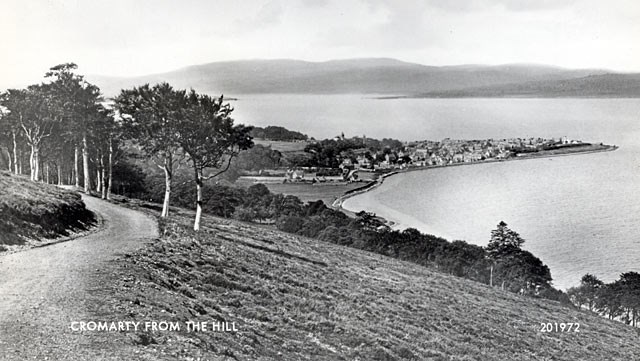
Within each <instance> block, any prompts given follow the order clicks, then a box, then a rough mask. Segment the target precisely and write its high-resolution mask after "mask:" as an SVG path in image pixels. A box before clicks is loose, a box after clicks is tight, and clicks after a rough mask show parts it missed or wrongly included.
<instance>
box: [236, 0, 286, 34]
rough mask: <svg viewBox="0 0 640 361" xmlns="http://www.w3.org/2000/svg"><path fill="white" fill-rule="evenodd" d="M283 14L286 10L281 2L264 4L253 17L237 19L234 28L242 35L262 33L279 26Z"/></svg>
mask: <svg viewBox="0 0 640 361" xmlns="http://www.w3.org/2000/svg"><path fill="white" fill-rule="evenodd" d="M283 14H284V8H283V7H282V4H280V1H277V0H272V1H269V2H267V3H265V4H263V5H262V6H261V7H260V9H259V10H258V11H257V12H255V13H254V14H253V15H251V16H248V17H246V18H240V19H237V20H236V21H235V22H234V26H233V27H234V29H235V30H236V31H238V32H240V33H247V32H252V31H260V30H263V29H264V28H266V27H270V26H274V25H278V24H279V23H280V22H281V19H282V15H283Z"/></svg>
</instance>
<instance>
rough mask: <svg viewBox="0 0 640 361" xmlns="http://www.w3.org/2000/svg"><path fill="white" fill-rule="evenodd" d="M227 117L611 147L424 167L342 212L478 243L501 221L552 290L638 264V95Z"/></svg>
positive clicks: (271, 104)
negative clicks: (543, 268)
mask: <svg viewBox="0 0 640 361" xmlns="http://www.w3.org/2000/svg"><path fill="white" fill-rule="evenodd" d="M234 106H235V107H236V112H235V114H236V119H237V120H239V121H243V122H245V123H249V124H255V125H261V126H264V125H282V126H285V127H287V128H290V129H294V130H298V131H302V132H305V133H307V134H309V135H310V136H314V137H316V138H326V137H333V136H335V135H338V134H340V133H342V132H344V133H345V135H346V136H347V137H349V136H354V135H358V136H362V135H366V136H368V137H373V138H389V137H393V138H398V139H401V140H422V139H431V140H441V139H443V138H453V139H489V138H494V139H498V138H505V137H521V138H529V137H555V138H558V137H562V136H567V137H568V138H570V139H580V140H584V141H589V142H598V143H599V142H603V143H605V144H615V145H618V146H619V147H620V148H619V149H618V150H616V151H613V152H602V153H592V154H581V155H568V156H561V157H553V158H539V159H527V160H520V161H510V162H503V163H490V164H477V165H470V166H459V167H448V168H438V169H429V170H424V171H418V172H409V173H405V174H400V175H396V176H392V177H389V178H387V180H386V181H385V183H384V184H383V185H382V186H381V187H378V188H376V189H375V190H373V191H370V192H368V193H365V194H362V195H359V196H356V197H353V198H350V199H348V200H347V201H346V202H345V203H344V207H345V208H347V209H349V210H353V211H358V210H362V209H364V210H367V211H371V212H375V213H376V214H378V215H380V216H383V217H385V218H388V219H390V220H392V221H394V222H396V223H398V224H399V225H400V227H414V228H417V229H419V230H421V231H423V232H426V233H431V234H435V235H437V236H441V237H444V238H447V239H449V240H454V239H461V240H465V241H467V242H469V243H474V244H478V245H483V246H484V245H486V244H487V242H488V241H489V238H490V233H491V230H492V229H494V228H495V227H496V225H497V224H498V223H499V222H500V221H505V222H506V223H507V224H508V225H509V227H510V228H512V229H513V230H515V231H516V232H518V233H520V235H521V236H522V237H523V238H524V239H525V244H524V248H526V249H527V250H529V251H531V252H532V253H533V254H535V255H536V256H538V257H539V258H541V259H542V260H543V262H544V263H546V264H547V265H548V266H549V267H550V269H551V274H552V276H553V278H554V285H555V286H557V287H559V288H561V289H566V288H568V287H570V286H575V285H578V283H579V280H580V278H581V277H582V275H584V274H585V273H591V274H594V275H596V276H598V277H599V278H601V279H602V280H604V281H607V282H609V281H612V280H615V279H617V278H618V276H619V274H620V273H622V272H626V271H640V262H639V260H640V99H390V100H389V99H386V100H381V99H373V98H370V97H365V96H361V95H261V96H246V97H244V98H243V97H242V96H239V100H238V101H237V102H236V103H234Z"/></svg>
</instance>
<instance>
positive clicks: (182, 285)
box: [97, 202, 640, 361]
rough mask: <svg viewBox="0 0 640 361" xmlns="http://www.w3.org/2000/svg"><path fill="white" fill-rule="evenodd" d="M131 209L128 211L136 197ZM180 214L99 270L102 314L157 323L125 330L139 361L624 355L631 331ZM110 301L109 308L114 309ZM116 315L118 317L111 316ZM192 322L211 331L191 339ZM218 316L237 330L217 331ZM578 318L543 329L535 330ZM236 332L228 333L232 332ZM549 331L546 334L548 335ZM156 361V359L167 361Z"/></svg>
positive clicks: (368, 256) (304, 241)
mask: <svg viewBox="0 0 640 361" xmlns="http://www.w3.org/2000/svg"><path fill="white" fill-rule="evenodd" d="M130 204H132V203H131V202H130ZM190 217H191V214H190V213H189V212H187V211H182V210H179V211H177V212H174V216H173V219H172V220H170V221H167V222H164V221H162V222H161V230H160V233H161V234H162V236H161V239H160V240H158V241H156V242H153V243H152V244H149V245H148V246H147V247H145V248H144V249H142V250H140V251H138V252H135V253H131V254H127V255H124V256H123V257H122V258H121V259H120V260H118V261H117V262H116V263H115V264H114V265H115V266H116V268H117V271H115V272H109V273H105V277H107V278H106V279H105V284H110V285H114V286H113V287H114V289H113V290H112V289H110V288H109V289H104V290H103V292H104V293H105V294H107V295H109V297H107V298H106V299H110V298H112V297H114V298H115V299H114V300H110V301H108V302H107V303H106V304H105V305H103V306H102V307H100V310H101V312H102V314H98V315H97V317H98V318H100V317H103V318H105V319H113V318H117V317H116V316H118V317H119V316H122V318H124V319H127V318H133V319H134V320H141V321H142V320H165V321H167V322H176V323H178V324H180V325H182V328H181V330H180V331H178V332H153V331H149V332H146V333H140V332H138V333H133V332H131V333H128V334H127V335H126V336H127V337H128V338H129V340H130V342H131V343H132V344H133V345H135V346H136V347H137V350H138V351H136V352H137V353H139V355H140V357H149V358H156V357H159V356H161V355H162V356H164V357H166V359H176V358H180V357H185V356H186V355H189V357H191V358H192V359H198V358H200V359H216V360H217V359H220V360H276V359H277V360H483V361H490V360H520V361H524V360H632V359H637V358H638V357H639V356H640V345H639V344H638V342H637V337H638V332H637V330H635V329H634V328H632V327H630V326H626V325H623V324H621V323H618V322H614V321H610V320H607V319H603V318H601V317H598V316H596V315H595V314H592V313H589V312H586V311H580V310H576V309H573V308H570V307H568V306H565V305H561V304H559V303H556V302H553V301H547V300H542V299H535V298H530V297H525V296H519V295H516V294H512V293H507V292H503V291H500V290H499V289H494V288H491V287H489V286H487V285H484V284H480V283H476V282H473V281H469V280H465V279H461V278H456V277H453V276H450V275H447V274H443V273H439V272H437V271H435V270H432V269H428V268H425V267H421V266H418V265H416V264H413V263H409V262H403V261H399V260H396V259H392V258H387V257H384V256H381V255H377V254H374V253H369V252H364V251H360V250H356V249H353V248H346V247H342V246H339V245H334V244H330V243H326V242H322V241H318V240H313V239H308V238H304V237H299V236H293V235H291V234H286V233H281V232H278V231H275V230H273V229H271V228H268V227H261V226H256V225H250V224H245V223H241V222H237V221H232V220H228V219H219V218H215V217H210V216H206V217H205V218H204V219H203V226H204V228H203V229H202V230H201V231H200V232H199V233H194V232H193V231H191V230H190V229H189V228H190V227H189V225H190ZM109 305H110V306H109ZM118 319H120V318H118ZM187 321H195V322H208V323H209V325H210V326H209V327H210V328H209V329H208V330H207V331H202V330H201V331H200V332H187V331H186V330H185V325H186V322H187ZM216 322H227V323H228V325H231V324H232V323H235V328H236V329H237V332H233V331H232V332H226V331H225V332H222V331H212V329H211V325H212V324H213V323H216ZM543 323H544V324H545V327H547V326H546V324H552V326H551V327H552V329H555V326H553V325H554V324H555V323H558V324H560V323H563V324H564V323H574V324H579V329H578V332H575V326H573V330H572V332H566V331H565V332H560V331H558V332H555V331H553V332H543V331H542V324H543ZM230 327H232V326H230ZM545 330H546V328H545ZM162 359H164V358H162Z"/></svg>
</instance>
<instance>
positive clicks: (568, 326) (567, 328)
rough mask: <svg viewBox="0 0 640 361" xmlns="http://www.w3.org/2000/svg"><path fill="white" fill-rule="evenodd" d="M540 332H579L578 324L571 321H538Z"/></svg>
mask: <svg viewBox="0 0 640 361" xmlns="http://www.w3.org/2000/svg"><path fill="white" fill-rule="evenodd" d="M540 332H580V324H579V323H573V322H568V323H565V322H561V323H558V322H540Z"/></svg>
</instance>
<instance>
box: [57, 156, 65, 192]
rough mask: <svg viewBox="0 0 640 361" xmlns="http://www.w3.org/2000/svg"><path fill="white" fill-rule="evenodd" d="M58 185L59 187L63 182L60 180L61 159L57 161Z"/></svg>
mask: <svg viewBox="0 0 640 361" xmlns="http://www.w3.org/2000/svg"><path fill="white" fill-rule="evenodd" d="M57 166H58V185H59V186H61V185H62V184H63V183H64V181H63V180H62V157H60V159H59V160H58V164H57Z"/></svg>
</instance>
